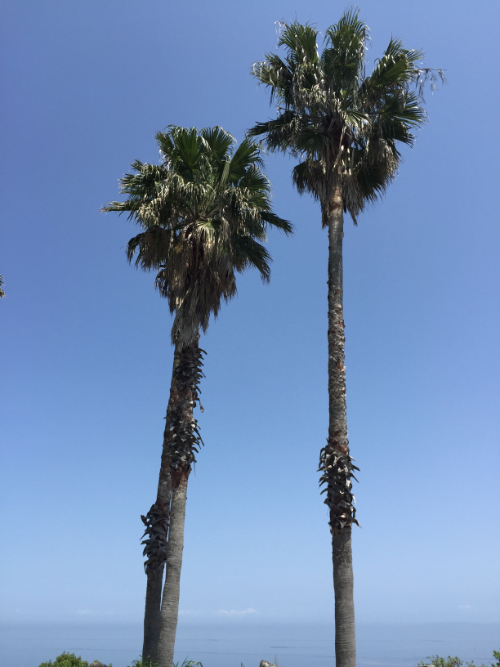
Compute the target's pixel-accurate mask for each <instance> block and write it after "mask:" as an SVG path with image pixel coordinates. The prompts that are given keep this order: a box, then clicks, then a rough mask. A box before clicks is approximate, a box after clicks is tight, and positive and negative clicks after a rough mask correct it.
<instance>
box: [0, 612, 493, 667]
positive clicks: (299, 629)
mask: <svg viewBox="0 0 500 667" xmlns="http://www.w3.org/2000/svg"><path fill="white" fill-rule="evenodd" d="M141 631H142V628H141V625H140V624H135V625H125V624H122V625H111V624H106V625H104V624H101V625H97V624H95V625H92V624H85V625H83V624H81V625H56V624H48V623H47V624H37V625H34V624H31V625H24V626H22V625H18V624H17V625H9V624H3V625H0V667H38V666H39V665H40V663H41V662H43V661H46V660H49V659H50V660H54V658H55V657H56V656H57V655H59V654H60V653H62V652H63V651H68V652H69V653H75V654H76V655H79V656H81V657H82V658H83V659H85V660H88V661H89V662H91V661H92V660H96V659H97V660H100V661H101V662H104V663H105V664H106V665H108V664H109V663H110V662H111V663H112V664H113V667H128V666H129V665H131V663H132V661H133V660H134V659H135V658H137V657H138V656H139V655H140V652H141V640H142V636H141ZM357 647H358V648H357V653H358V661H357V662H358V666H359V667H365V666H368V665H374V666H375V665H376V666H377V667H416V665H417V664H418V663H419V662H420V661H421V660H424V659H425V658H427V656H431V655H435V654H438V655H441V656H448V655H453V656H454V655H458V656H459V657H460V658H462V659H463V660H466V661H472V660H473V661H474V662H475V663H476V665H480V664H482V663H484V664H486V665H488V666H489V665H491V663H492V653H493V650H500V624H472V623H470V624H469V623H436V624H426V625H359V626H358V628H357ZM184 658H189V659H192V660H199V661H200V662H202V663H203V666H204V667H241V665H243V666H244V667H258V666H259V663H260V661H261V660H263V659H264V660H268V661H270V662H274V663H276V662H277V663H278V665H279V667H334V665H335V650H334V638H333V628H332V627H331V626H325V625H277V624H276V625H267V626H259V625H243V624H227V625H187V624H186V625H180V626H179V629H178V633H177V642H176V655H175V660H176V661H177V660H180V661H181V662H182V660H184Z"/></svg>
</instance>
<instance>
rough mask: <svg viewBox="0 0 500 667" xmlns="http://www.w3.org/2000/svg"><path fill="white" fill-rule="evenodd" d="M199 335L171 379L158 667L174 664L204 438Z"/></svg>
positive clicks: (164, 463) (164, 457) (182, 355)
mask: <svg viewBox="0 0 500 667" xmlns="http://www.w3.org/2000/svg"><path fill="white" fill-rule="evenodd" d="M198 340H199V336H198V335H197V336H196V337H195V339H194V340H193V341H192V342H191V343H190V344H189V345H187V346H185V347H183V348H182V350H181V351H180V353H179V361H178V363H177V365H176V367H175V369H174V380H173V382H172V387H173V389H172V396H171V409H172V423H171V425H170V426H169V428H168V430H167V429H166V430H165V438H164V443H163V454H162V466H168V469H169V472H170V478H171V483H172V503H171V507H170V527H169V533H168V566H167V573H166V576H165V585H164V587H163V598H162V603H161V614H160V634H159V640H158V647H157V651H156V661H157V665H158V667H171V666H172V661H173V657H174V646H175V635H176V632H177V618H178V614H179V595H180V580H181V569H182V551H183V549H184V523H185V517H186V493H187V483H188V478H189V473H190V472H191V465H192V464H193V463H194V462H195V461H196V458H195V453H196V452H197V451H198V447H199V445H200V443H201V442H202V441H201V437H200V435H199V432H198V424H197V421H196V420H195V419H194V418H193V408H194V406H195V405H196V403H197V402H198V401H199V396H198V384H199V380H200V378H201V377H202V376H203V373H202V371H201V366H202V365H203V363H202V353H203V350H201V349H200V348H199V346H198Z"/></svg>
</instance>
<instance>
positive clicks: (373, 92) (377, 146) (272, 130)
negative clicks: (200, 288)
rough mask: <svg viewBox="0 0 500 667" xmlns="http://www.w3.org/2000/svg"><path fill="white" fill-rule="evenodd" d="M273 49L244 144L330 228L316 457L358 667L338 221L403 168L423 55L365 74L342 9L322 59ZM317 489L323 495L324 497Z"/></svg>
mask: <svg viewBox="0 0 500 667" xmlns="http://www.w3.org/2000/svg"><path fill="white" fill-rule="evenodd" d="M282 28H283V31H282V33H281V36H280V39H279V43H278V46H279V47H284V49H285V57H284V58H281V57H280V56H279V55H277V54H274V53H272V54H268V55H266V56H265V58H266V60H265V61H263V62H258V63H256V64H255V65H254V68H253V74H254V76H255V77H257V79H258V80H259V82H260V83H262V84H264V85H266V86H267V87H268V88H269V89H270V91H271V102H273V100H275V101H276V103H277V117H276V118H275V119H273V120H269V121H267V122H263V123H257V124H256V125H255V126H254V127H253V128H252V129H251V130H250V132H249V135H250V136H253V137H257V136H260V135H264V137H265V142H266V144H267V147H268V148H269V149H270V150H271V151H282V152H287V151H288V152H290V153H291V154H292V155H293V156H295V157H298V158H299V159H300V162H299V164H297V165H296V166H295V167H294V169H293V172H292V177H293V182H294V184H295V186H296V187H297V190H298V192H299V193H301V194H302V193H305V192H308V193H310V194H312V195H313V197H314V198H315V199H316V200H318V201H319V204H320V208H321V218H322V224H323V227H327V228H328V239H329V258H328V394H329V427H328V438H327V443H326V446H325V447H324V448H322V449H321V452H320V464H319V465H320V471H321V473H322V474H321V478H320V483H321V484H322V485H324V486H325V488H324V489H323V491H324V492H326V500H325V503H326V504H327V506H328V508H329V514H330V520H329V525H330V530H331V534H332V554H333V581H334V590H335V652H336V664H337V667H355V664H356V644H355V627H354V602H353V572H352V549H351V529H352V525H353V524H354V523H356V524H357V523H358V522H357V520H356V511H355V507H354V496H353V494H352V481H351V480H352V478H353V477H354V474H353V470H358V468H356V466H355V465H354V464H353V459H352V458H351V456H350V452H349V442H348V438H347V419H346V383H345V365H344V344H345V339H344V316H343V284H342V239H343V236H344V233H343V224H344V221H343V214H344V212H347V211H348V212H349V213H350V214H351V216H352V218H353V220H354V223H355V224H356V220H357V216H358V215H359V213H360V212H361V211H362V210H363V208H364V207H365V205H366V203H367V202H370V201H374V200H376V199H377V197H378V196H379V195H381V194H383V193H384V192H385V189H386V188H387V186H388V185H389V183H390V182H391V181H392V180H393V178H394V176H395V174H396V171H397V168H398V166H399V162H400V157H401V156H400V153H399V152H398V148H397V145H398V143H402V144H408V145H412V143H413V141H414V135H413V131H414V130H415V129H416V128H418V127H419V126H420V125H421V124H422V123H423V122H424V118H425V115H424V111H423V109H422V107H421V95H420V92H421V85H422V84H423V81H424V80H425V79H426V77H429V76H430V77H431V79H432V78H433V77H434V74H433V72H432V71H431V70H428V69H423V68H422V67H420V66H419V64H418V63H419V61H420V60H421V57H422V54H421V53H420V52H419V51H410V50H407V49H405V48H404V47H403V45H402V43H401V42H400V41H398V40H395V39H391V41H390V42H389V45H388V47H387V49H386V50H385V52H384V54H383V55H382V57H381V58H380V59H379V60H378V61H377V62H376V66H375V68H374V70H373V72H372V73H371V74H370V75H369V76H367V75H366V74H365V63H364V61H365V44H366V41H367V36H368V28H367V26H366V25H365V24H364V23H363V22H362V21H360V20H359V18H358V13H357V12H356V11H353V10H349V11H347V12H346V13H345V14H344V15H343V16H342V18H341V19H340V21H339V22H338V23H336V24H335V25H332V26H331V27H330V28H328V30H327V31H326V34H325V40H324V41H325V45H324V49H323V51H322V53H319V50H318V45H317V35H318V33H317V30H315V29H314V28H313V27H311V26H310V25H301V24H300V23H297V22H295V23H293V24H291V25H283V26H282ZM323 491H322V492H323Z"/></svg>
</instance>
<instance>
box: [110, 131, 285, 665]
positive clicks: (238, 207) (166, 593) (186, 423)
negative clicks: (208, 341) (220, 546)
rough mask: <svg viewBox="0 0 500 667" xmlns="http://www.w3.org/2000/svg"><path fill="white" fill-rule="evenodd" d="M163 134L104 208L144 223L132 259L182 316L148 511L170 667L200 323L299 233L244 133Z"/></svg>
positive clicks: (148, 640) (149, 602)
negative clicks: (282, 240)
mask: <svg viewBox="0 0 500 667" xmlns="http://www.w3.org/2000/svg"><path fill="white" fill-rule="evenodd" d="M156 139H157V141H158V144H159V147H160V151H161V155H162V161H161V164H160V165H151V164H143V163H141V162H139V161H136V162H134V163H133V164H132V167H133V170H134V172H133V173H132V174H128V175H126V176H125V177H124V178H123V179H122V181H121V189H122V192H123V193H124V194H125V195H127V200H126V201H125V202H111V204H109V205H108V206H106V207H105V208H104V209H103V210H105V211H117V212H119V213H125V212H126V213H128V216H129V218H132V219H133V220H135V221H136V222H137V223H138V224H139V225H140V226H141V227H142V231H141V233H140V234H138V235H137V236H135V237H134V238H132V239H131V240H130V241H129V243H128V247H127V256H128V259H129V261H132V260H133V259H134V257H135V263H136V265H137V266H139V267H141V268H142V269H146V270H150V269H152V270H155V271H156V272H157V274H156V281H155V286H156V288H157V289H158V291H159V292H160V294H161V295H162V296H163V297H165V298H166V299H167V300H168V304H169V308H170V311H171V313H173V314H174V315H175V318H174V322H173V326H172V334H171V336H172V343H173V344H174V345H175V353H174V368H173V373H172V383H171V388H170V399H169V403H168V408H167V417H166V426H165V432H164V438H163V451H162V458H161V468H160V479H159V484H158V494H157V500H156V502H155V503H154V504H153V506H152V507H151V509H150V511H149V513H148V515H147V516H146V517H143V521H144V523H145V525H146V533H145V535H147V539H146V540H145V544H146V548H145V555H146V556H147V557H148V558H147V561H146V572H147V574H148V585H147V594H146V614H145V639H144V649H143V657H144V658H147V657H148V656H151V657H153V658H154V659H155V660H156V661H157V662H158V664H159V665H160V666H161V667H170V665H171V663H172V659H173V652H174V642H175V633H176V627H177V616H178V604H179V590H180V573H181V565H182V549H183V542H184V517H185V507H186V490H187V482H188V477H189V474H190V471H191V467H192V465H193V463H194V462H195V460H196V459H195V456H196V453H197V451H198V449H199V446H200V444H201V442H202V441H201V437H200V433H199V430H198V424H197V421H196V419H194V417H193V408H194V407H195V406H196V404H197V403H198V402H199V388H198V387H199V381H200V378H201V377H202V370H201V367H202V354H203V350H201V349H200V348H199V345H198V341H199V335H200V329H201V330H202V331H206V329H207V327H208V324H209V320H210V316H211V315H213V316H217V314H218V313H219V310H220V307H221V304H222V302H223V301H228V300H229V299H231V298H232V297H233V296H234V295H235V294H236V273H240V272H242V271H244V270H245V269H247V268H250V267H254V268H256V269H257V270H258V271H259V273H260V275H261V278H262V280H263V281H264V282H267V281H269V276H270V266H269V263H270V256H269V253H268V252H267V250H266V249H265V247H264V246H263V245H262V243H263V242H264V241H265V239H266V231H267V228H268V227H269V226H271V227H275V228H277V229H281V230H282V231H284V232H285V233H287V234H288V233H290V232H291V231H292V229H291V225H290V223H288V222H287V221H286V220H282V219H281V218H279V217H278V216H277V215H276V214H275V213H273V211H272V207H271V202H270V184H269V181H268V179H267V177H266V176H265V175H264V174H263V173H262V171H261V167H262V166H263V163H262V157H261V151H260V148H259V147H258V145H257V144H255V143H253V142H252V141H250V140H248V139H245V140H244V141H243V142H242V143H241V144H240V145H239V146H238V147H237V148H235V140H234V138H233V137H232V136H231V135H230V134H228V133H227V132H225V131H224V130H223V129H222V128H220V127H215V128H211V129H204V130H201V131H198V130H197V129H196V128H191V129H186V128H181V127H175V126H170V127H169V128H168V132H166V133H163V132H159V133H158V134H157V135H156ZM169 509H170V516H169V515H168V511H169ZM169 520H170V525H169V526H168V521H169ZM167 530H168V548H167ZM167 554H168V560H167ZM165 562H166V563H167V572H166V578H165V585H164V589H163V597H162V596H161V582H162V575H163V567H164V564H165ZM161 598H162V599H161ZM160 599H161V613H160V608H159V604H160Z"/></svg>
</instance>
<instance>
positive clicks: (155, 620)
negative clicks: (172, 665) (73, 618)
mask: <svg viewBox="0 0 500 667" xmlns="http://www.w3.org/2000/svg"><path fill="white" fill-rule="evenodd" d="M179 353H180V350H179V349H178V348H177V347H176V349H175V352H174V361H173V368H172V381H171V383H170V396H169V401H168V407H167V415H166V423H165V431H164V434H163V449H164V448H165V444H166V441H167V440H168V433H169V430H170V426H171V423H172V412H173V407H174V406H175V404H176V396H177V387H176V378H175V369H176V367H177V365H178V363H179ZM171 493H172V480H171V477H170V466H169V465H168V464H167V462H166V461H165V457H164V456H163V453H162V460H161V465H160V475H159V479H158V492H157V496H156V502H155V504H154V505H153V506H152V508H151V510H150V512H151V511H154V509H155V507H158V508H159V509H160V511H162V512H163V513H164V515H165V517H166V518H167V520H169V517H170V501H171ZM165 567H167V563H166V561H165V562H160V563H153V566H152V567H147V568H146V575H147V584H146V605H145V612H144V643H143V647H142V657H143V660H147V659H150V660H151V661H152V663H153V664H154V662H155V660H156V651H157V647H158V639H159V636H160V614H161V598H162V590H163V575H164V572H165Z"/></svg>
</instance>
